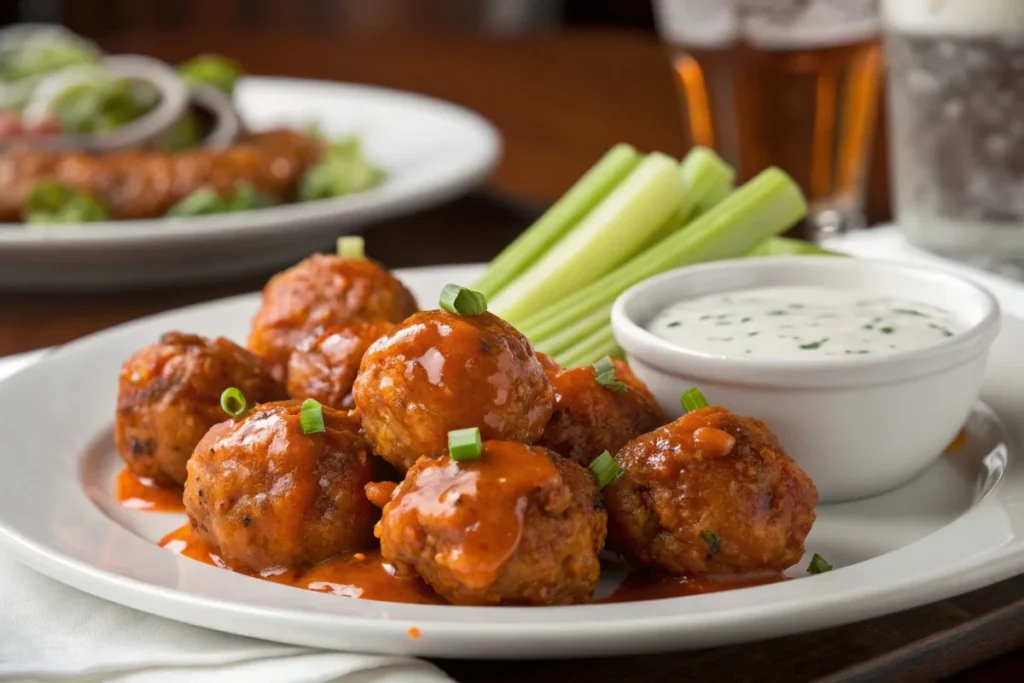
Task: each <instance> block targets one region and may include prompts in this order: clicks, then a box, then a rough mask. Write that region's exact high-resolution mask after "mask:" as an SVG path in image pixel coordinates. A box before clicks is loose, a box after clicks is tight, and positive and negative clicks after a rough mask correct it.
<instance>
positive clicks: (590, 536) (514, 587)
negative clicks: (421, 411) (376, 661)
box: [370, 441, 605, 605]
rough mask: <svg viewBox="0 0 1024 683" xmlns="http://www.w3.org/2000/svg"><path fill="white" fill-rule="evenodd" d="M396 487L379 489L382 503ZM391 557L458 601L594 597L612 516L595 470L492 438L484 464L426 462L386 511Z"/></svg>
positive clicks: (383, 535)
mask: <svg viewBox="0 0 1024 683" xmlns="http://www.w3.org/2000/svg"><path fill="white" fill-rule="evenodd" d="M387 490H388V489H387V488H383V489H380V490H371V491H370V495H371V496H372V497H373V498H374V499H375V500H378V501H379V500H380V499H381V498H382V497H383V494H384V493H385V492H386V491H387ZM376 534H377V536H378V538H380V541H381V552H382V553H383V554H384V557H386V558H388V559H390V560H392V561H394V562H396V563H405V564H409V565H411V566H412V567H413V568H415V570H416V572H417V573H418V574H419V575H420V576H422V577H423V578H424V580H425V581H426V582H427V583H429V584H430V585H431V586H433V588H434V590H436V591H437V592H438V593H439V594H440V595H441V596H442V597H444V598H446V599H447V600H448V601H449V602H452V603H455V604H470V605H473V604H477V605H479V604H485V605H486V604H534V605H548V604H570V603H578V602H586V601H588V600H590V598H591V596H592V595H593V591H594V589H595V587H596V586H597V580H598V576H599V573H600V566H599V562H598V559H597V553H598V551H599V550H600V549H601V547H602V545H603V543H604V536H605V516H604V513H603V512H602V511H601V510H599V509H598V508H597V487H596V485H595V484H594V481H593V478H592V477H591V476H590V474H589V472H587V471H586V470H585V469H583V468H582V467H580V466H579V465H577V464H575V463H573V462H572V461H570V460H566V459H564V458H560V457H559V456H557V455H555V454H554V453H551V452H550V451H548V450H546V449H543V448H539V447H533V448H531V447H529V446H526V445H524V444H520V443H513V442H508V441H486V442H484V444H483V451H482V453H481V457H480V458H479V459H478V460H470V461H462V462H455V461H452V460H450V459H449V458H447V457H441V458H422V459H420V460H419V461H418V462H417V463H416V465H415V466H414V467H413V468H412V469H411V470H410V471H409V473H408V475H407V476H406V478H405V481H403V483H402V484H401V485H399V486H398V487H397V489H395V490H394V491H393V493H392V495H391V497H390V500H389V502H388V503H387V505H385V507H384V514H383V516H382V517H381V521H380V523H379V524H378V526H377V529H376Z"/></svg>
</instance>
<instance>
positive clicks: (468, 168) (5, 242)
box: [0, 75, 503, 252]
mask: <svg viewBox="0 0 1024 683" xmlns="http://www.w3.org/2000/svg"><path fill="white" fill-rule="evenodd" d="M239 87H240V88H243V89H244V88H248V89H256V90H261V89H268V88H289V87H292V88H295V87H298V88H309V89H327V90H332V91H334V92H336V93H340V94H348V95H355V96H358V97H367V98H374V99H377V100H378V101H383V102H386V103H388V104H389V105H392V104H398V105H399V106H405V107H409V106H416V107H424V108H427V109H429V110H431V111H433V112H436V113H438V114H441V115H443V116H445V117H446V118H448V119H449V120H451V121H453V122H455V121H457V122H458V125H460V126H461V127H462V128H463V129H464V133H465V134H466V135H467V137H468V136H473V137H474V138H475V140H474V142H475V143H476V144H477V145H478V149H477V151H476V152H474V156H473V157H472V158H471V159H470V162H467V163H465V164H464V165H463V166H462V167H460V168H457V169H456V170H454V171H453V172H451V173H450V174H448V175H446V176H444V177H443V178H442V179H441V180H440V181H438V180H437V179H436V178H434V179H430V182H428V183H425V184H421V185H415V186H413V187H406V186H405V185H404V184H403V183H402V182H401V179H400V181H399V182H398V183H395V184H388V183H385V184H383V185H380V186H378V187H376V188H372V189H370V190H367V191H365V192H358V193H354V194H351V195H346V196H344V197H335V198H331V199H324V200H318V201H314V202H298V203H293V204H283V205H280V206H271V207H266V208H262V209H258V210H249V211H240V212H237V213H233V214H215V215H210V216H196V217H192V218H188V219H180V220H167V219H163V218H150V219H141V220H123V221H99V222H96V223H75V224H68V225H64V226H60V227H59V228H45V227H30V226H28V225H26V224H25V223H18V222H0V249H3V250H4V251H12V252H13V251H17V250H18V249H25V250H29V249H38V248H39V247H45V246H48V245H60V246H67V247H78V248H87V247H96V248H109V247H110V246H111V245H112V244H116V245H119V246H126V245H133V246H134V245H139V246H143V245H146V244H151V243H159V242H163V241H168V240H172V241H176V240H193V241H195V242H196V243H197V244H198V243H201V242H205V241H209V240H213V241H217V240H228V239H234V238H237V237H239V236H240V235H246V236H250V237H260V236H263V235H267V234H274V233H276V232H277V231H278V230H280V228H281V226H282V225H283V224H287V223H302V224H306V223H319V222H324V221H329V220H339V221H345V222H346V223H347V224H349V225H352V224H357V223H360V222H368V221H371V220H377V219H382V218H387V217H391V216H394V215H396V214H399V213H401V212H402V211H403V210H405V209H407V208H412V207H417V206H423V205H424V204H427V203H429V204H435V203H438V202H439V201H443V200H446V199H450V198H452V197H453V196H455V195H457V194H459V193H460V192H462V191H463V190H464V189H465V188H466V187H467V186H469V185H472V184H473V183H475V182H476V181H477V180H479V179H482V178H484V177H486V176H487V175H488V174H490V173H491V171H493V170H494V168H496V166H497V164H498V161H499V160H500V157H501V153H502V148H503V144H502V136H501V133H500V132H499V131H498V129H497V127H496V126H495V125H494V124H493V123H491V122H490V121H489V120H487V119H486V118H484V117H483V116H482V115H480V114H479V113H477V112H475V111H473V110H471V109H469V108H467V107H464V106H462V105H459V104H456V103H454V102H450V101H448V100H443V99H440V98H436V97H431V96H429V95H423V94H420V93H415V92H411V91H405V90H399V89H396V88H388V87H381V86H375V85H366V84H361V83H350V82H342V81H328V80H323V79H311V78H292V77H281V76H258V75H251V76H244V77H243V78H242V81H241V83H240V85H239Z"/></svg>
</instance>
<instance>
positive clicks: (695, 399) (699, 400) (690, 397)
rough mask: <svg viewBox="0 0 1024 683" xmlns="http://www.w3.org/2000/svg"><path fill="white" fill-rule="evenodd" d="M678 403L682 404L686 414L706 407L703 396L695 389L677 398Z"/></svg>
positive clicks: (706, 402)
mask: <svg viewBox="0 0 1024 683" xmlns="http://www.w3.org/2000/svg"><path fill="white" fill-rule="evenodd" d="M679 402H680V403H682V404H683V408H685V409H686V412H688V413H692V412H693V411H695V410H700V409H701V408H707V407H708V400H707V399H706V398H704V394H702V393H700V389H698V388H697V387H694V388H692V389H689V390H687V391H686V392H685V393H684V394H683V395H682V396H680V397H679Z"/></svg>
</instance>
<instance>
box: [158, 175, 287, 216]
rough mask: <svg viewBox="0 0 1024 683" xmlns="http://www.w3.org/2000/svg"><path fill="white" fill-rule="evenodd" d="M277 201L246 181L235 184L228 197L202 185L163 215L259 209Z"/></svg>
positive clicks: (204, 213)
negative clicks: (233, 190) (232, 192)
mask: <svg viewBox="0 0 1024 683" xmlns="http://www.w3.org/2000/svg"><path fill="white" fill-rule="evenodd" d="M277 203H278V201H277V199H275V198H274V197H272V196H271V195H268V194H264V193H262V192H260V191H259V190H257V189H256V188H255V187H253V186H252V184H250V183H246V182H239V183H238V184H236V185H235V193H234V194H233V195H232V196H230V197H222V196H221V195H220V194H218V193H217V191H216V190H215V189H213V188H212V187H210V186H209V185H204V186H203V187H201V188H199V189H198V190H196V191H195V192H193V193H192V194H190V195H188V196H187V197H185V198H184V199H182V200H181V201H180V202H178V203H177V204H175V205H174V206H172V207H171V208H170V209H168V210H167V213H166V214H165V216H166V217H167V218H184V217H188V216H207V215H210V214H215V213H231V212H233V211H249V210H250V209H260V208H263V207H266V206H273V205H274V204H277Z"/></svg>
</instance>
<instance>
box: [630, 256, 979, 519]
mask: <svg viewBox="0 0 1024 683" xmlns="http://www.w3.org/2000/svg"><path fill="white" fill-rule="evenodd" d="M779 286H815V287H828V288H835V289H856V290H857V291H859V292H863V293H864V294H865V296H885V297H899V298H902V299H910V300H914V301H918V302H922V303H925V304H931V305H934V306H938V307H941V308H944V309H946V310H947V311H950V312H951V313H953V314H954V315H956V316H957V317H958V318H960V319H961V320H962V321H963V322H964V324H965V329H964V330H963V331H961V332H959V333H957V334H955V335H953V336H951V337H949V338H946V339H943V340H941V341H938V342H937V343H935V344H933V345H930V346H925V347H922V348H917V349H909V350H906V351H895V352H892V353H890V354H886V355H878V356H872V355H845V356H815V357H813V358H807V359H801V358H796V359H793V358H778V359H773V358H771V357H762V356H758V357H750V358H746V357H726V356H721V355H712V354H708V353H701V352H697V351H694V350H689V349H686V348H684V347H683V346H681V345H677V344H676V343H674V342H670V341H667V340H665V339H662V338H660V337H658V336H655V335H654V334H652V333H651V332H649V331H648V330H647V329H646V327H647V325H648V324H649V323H650V321H651V320H652V319H653V318H654V317H655V316H656V315H657V314H658V313H660V312H661V311H662V310H663V309H665V308H666V307H667V306H669V305H671V304H674V303H676V302H678V301H682V300H684V299H694V298H697V297H701V296H706V295H711V294H716V293H722V292H728V291H734V290H744V289H755V288H758V287H779ZM612 328H613V330H614V332H615V337H616V339H617V340H618V342H619V344H620V345H621V346H622V348H623V349H624V350H625V351H626V354H627V356H628V360H629V363H630V366H631V367H632V368H633V370H634V371H635V372H636V374H637V375H638V376H639V377H640V378H641V379H642V380H644V381H645V382H646V383H647V385H648V386H649V387H650V389H651V391H652V392H653V393H654V395H655V397H656V398H657V399H658V402H659V403H660V404H661V406H662V408H664V409H665V411H666V412H667V413H668V414H669V415H670V416H671V417H677V416H679V415H681V414H682V413H683V412H684V411H683V408H682V406H681V405H680V402H679V397H680V395H681V394H682V393H683V392H684V391H686V390H687V389H689V388H691V387H695V386H696V387H698V388H699V389H700V390H701V391H702V392H703V393H704V395H705V396H706V397H707V400H708V402H709V403H711V404H716V405H722V406H724V407H726V408H728V409H730V410H732V411H733V412H735V413H737V414H739V415H746V416H750V417H756V418H758V419H761V420H764V421H766V422H767V423H768V424H769V426H770V427H771V429H772V431H773V432H774V433H775V435H776V436H778V438H779V441H780V442H781V443H782V445H783V447H784V448H785V449H786V451H787V452H788V453H789V454H790V456H792V457H793V459H794V460H796V462H797V463H798V464H799V465H800V466H801V467H802V468H803V469H804V470H805V471H806V472H807V474H809V475H810V476H811V478H813V479H814V483H815V484H816V485H817V487H818V492H819V495H820V497H821V501H822V502H826V503H835V502H840V501H845V500H851V499H855V498H863V497H866V496H872V495H876V494H879V493H883V492H884V491H887V490H889V489H892V488H895V487H896V486H899V485H901V484H903V483H905V482H907V481H908V480H910V479H912V478H913V477H915V476H916V475H917V474H919V473H920V472H921V471H922V470H923V469H925V468H926V467H927V466H928V465H929V464H931V463H932V462H934V461H935V460H936V459H937V458H938V457H939V456H940V455H941V454H942V452H943V451H944V449H945V447H946V446H947V445H948V444H949V443H950V442H951V441H952V440H953V439H954V438H955V437H956V435H957V433H958V432H959V430H960V428H961V427H962V426H963V423H964V421H965V419H966V418H967V416H968V414H969V412H970V409H971V405H972V403H973V402H974V401H975V399H976V397H977V394H978V391H979V389H980V387H981V381H982V377H983V375H984V370H985V362H986V359H987V357H988V351H989V347H990V346H991V344H992V342H993V340H994V339H995V337H996V335H997V333H998V332H999V305H998V304H997V303H996V300H995V299H994V298H993V297H992V295H991V294H989V293H988V292H987V291H986V290H985V289H983V288H982V287H980V286H978V285H975V284H973V283H972V282H970V281H968V280H966V279H963V278H961V277H958V276H956V275H951V274H948V273H946V272H943V271H940V270H933V269H927V268H920V267H916V266H908V265H903V264H895V263H886V262H880V261H868V260H861V259H853V258H829V257H808V256H796V257H770V258H746V259H736V260H731V261H723V262H718V263H710V264H704V265H697V266H690V267H686V268H681V269H679V270H675V271H672V272H669V273H664V274H662V275H659V276H657V277H654V278H651V279H649V280H645V281H644V282H641V283H639V284H637V285H636V286H634V287H632V288H630V289H629V290H627V291H626V292H624V293H623V294H622V295H621V296H620V297H619V298H618V299H617V300H616V302H615V305H614V307H613V308H612Z"/></svg>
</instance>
